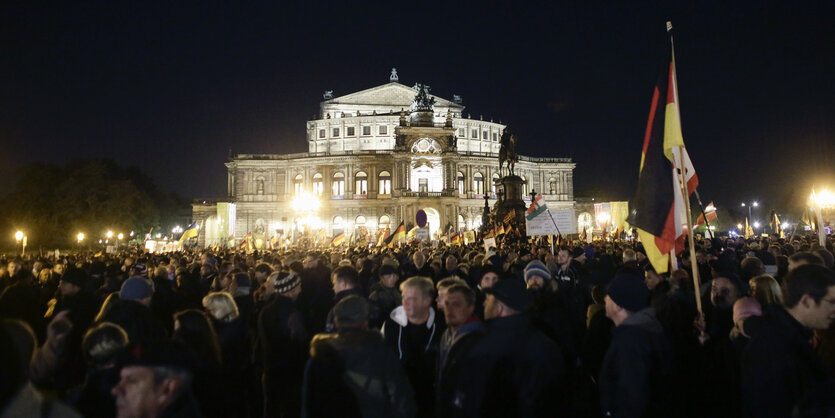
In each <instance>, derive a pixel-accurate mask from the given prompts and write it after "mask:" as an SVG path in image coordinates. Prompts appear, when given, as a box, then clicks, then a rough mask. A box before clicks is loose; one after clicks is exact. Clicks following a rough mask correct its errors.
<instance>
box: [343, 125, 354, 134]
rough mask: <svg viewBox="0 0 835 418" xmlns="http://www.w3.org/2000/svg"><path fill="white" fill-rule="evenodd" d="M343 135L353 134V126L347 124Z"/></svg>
mask: <svg viewBox="0 0 835 418" xmlns="http://www.w3.org/2000/svg"><path fill="white" fill-rule="evenodd" d="M345 136H354V127H353V126H349V127H347V128H345Z"/></svg>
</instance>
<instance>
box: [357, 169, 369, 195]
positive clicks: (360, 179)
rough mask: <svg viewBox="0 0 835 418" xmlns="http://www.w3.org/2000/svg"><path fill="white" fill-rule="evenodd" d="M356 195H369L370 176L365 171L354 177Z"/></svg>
mask: <svg viewBox="0 0 835 418" xmlns="http://www.w3.org/2000/svg"><path fill="white" fill-rule="evenodd" d="M354 179H355V181H354V184H355V185H356V187H355V188H354V194H368V175H367V174H365V172H364V171H360V172H359V173H357V175H356V176H355V177H354Z"/></svg>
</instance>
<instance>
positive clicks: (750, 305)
mask: <svg viewBox="0 0 835 418" xmlns="http://www.w3.org/2000/svg"><path fill="white" fill-rule="evenodd" d="M762 314H763V309H762V306H760V302H758V301H757V300H756V299H754V298H752V297H750V296H745V297H743V298H739V299H737V301H736V303H734V323H737V322H739V321H740V320H743V319H746V318H748V317H749V316H762Z"/></svg>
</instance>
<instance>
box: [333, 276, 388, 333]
mask: <svg viewBox="0 0 835 418" xmlns="http://www.w3.org/2000/svg"><path fill="white" fill-rule="evenodd" d="M351 295H357V296H359V297H361V298H363V299H365V295H363V292H362V289H361V288H359V287H355V288H351V289H348V290H343V291H341V292H339V293H337V294H336V295H334V296H333V306H336V304H337V303H339V301H340V300H342V299H344V298H346V297H348V296H351ZM378 316H379V315H377V314H376V311H375V312H374V313H373V314H372V313H369V318H368V322H369V323H373V322H374V321H375V320H377V317H378ZM334 319H335V318H334V314H333V308H331V309H330V311H328V317H327V319H326V320H325V332H336V323H335V322H334Z"/></svg>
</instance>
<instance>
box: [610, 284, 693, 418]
mask: <svg viewBox="0 0 835 418" xmlns="http://www.w3.org/2000/svg"><path fill="white" fill-rule="evenodd" d="M648 299H649V291H648V290H647V287H646V285H645V284H644V281H643V279H642V278H641V277H640V276H638V275H635V274H627V273H620V274H617V275H615V277H614V278H613V279H612V281H611V282H610V283H609V288H608V290H607V295H606V297H605V303H606V308H605V309H606V316H607V317H608V318H609V319H611V320H612V322H613V323H614V324H615V328H614V329H613V330H612V341H611V344H610V345H609V349H608V350H607V351H606V355H605V357H604V358H603V363H602V365H601V371H600V379H599V389H600V408H601V412H602V414H603V415H604V416H614V417H621V416H622V417H641V416H674V415H675V412H680V411H677V410H676V409H673V408H674V405H672V403H673V401H674V400H675V399H676V397H675V396H673V395H674V393H673V392H671V389H672V388H674V387H676V382H674V381H673V379H672V376H673V365H672V356H673V354H672V348H671V345H670V342H669V341H668V340H667V338H666V336H665V335H664V330H663V329H662V327H661V323H660V322H658V319H657V318H656V317H655V310H654V309H653V308H647V306H648ZM679 383H680V382H679Z"/></svg>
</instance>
